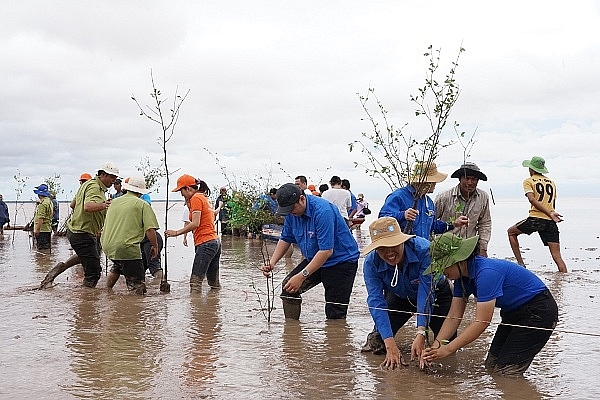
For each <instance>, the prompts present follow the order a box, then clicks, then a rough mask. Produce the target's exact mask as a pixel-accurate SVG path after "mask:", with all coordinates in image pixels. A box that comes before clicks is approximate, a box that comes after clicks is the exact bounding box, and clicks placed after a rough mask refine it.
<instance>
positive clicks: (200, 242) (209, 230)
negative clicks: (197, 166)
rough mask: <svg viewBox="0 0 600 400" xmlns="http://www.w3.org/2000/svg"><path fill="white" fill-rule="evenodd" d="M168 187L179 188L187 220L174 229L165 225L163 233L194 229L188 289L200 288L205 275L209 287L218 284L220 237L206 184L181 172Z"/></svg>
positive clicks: (197, 289)
mask: <svg viewBox="0 0 600 400" xmlns="http://www.w3.org/2000/svg"><path fill="white" fill-rule="evenodd" d="M172 191H173V192H180V193H181V196H182V197H183V198H184V199H185V202H186V204H187V207H188V209H189V210H190V223H189V224H186V225H185V226H184V227H183V228H181V229H178V230H171V229H167V230H166V231H165V237H167V238H168V237H176V236H179V235H182V234H185V233H187V232H191V231H193V232H194V245H195V247H196V249H195V256H194V263H193V264H192V274H191V276H190V290H191V291H192V292H197V291H200V289H201V288H202V282H203V281H204V278H205V277H206V280H207V282H208V284H209V286H210V287H211V288H213V289H217V288H220V287H221V283H220V280H219V260H220V258H221V241H220V240H219V235H218V234H217V231H216V230H215V224H214V219H215V211H214V209H213V207H212V204H211V202H210V201H209V198H208V196H210V188H209V187H208V185H207V184H206V182H204V181H203V180H200V179H198V180H196V178H194V177H193V176H191V175H187V174H184V175H181V176H180V177H179V178H178V179H177V186H176V187H175V189H173V190H172Z"/></svg>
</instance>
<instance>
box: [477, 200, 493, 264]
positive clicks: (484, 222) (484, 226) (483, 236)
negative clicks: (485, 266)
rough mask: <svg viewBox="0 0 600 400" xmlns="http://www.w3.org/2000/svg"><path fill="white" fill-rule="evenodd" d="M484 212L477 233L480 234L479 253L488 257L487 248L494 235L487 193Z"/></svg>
mask: <svg viewBox="0 0 600 400" xmlns="http://www.w3.org/2000/svg"><path fill="white" fill-rule="evenodd" d="M485 199H486V200H485V204H484V207H483V210H482V213H481V215H480V217H479V221H477V234H478V235H479V254H480V255H482V256H484V257H487V248H488V243H489V242H490V238H491V236H492V216H491V213H490V202H489V200H488V197H487V195H486V196H485Z"/></svg>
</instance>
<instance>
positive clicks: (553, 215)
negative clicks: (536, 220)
mask: <svg viewBox="0 0 600 400" xmlns="http://www.w3.org/2000/svg"><path fill="white" fill-rule="evenodd" d="M525 196H527V200H529V202H530V203H531V205H532V206H534V207H535V208H536V209H537V210H538V211H540V212H543V213H544V214H546V215H547V216H548V217H549V218H550V219H552V221H554V222H561V221H562V218H561V217H562V215H560V214H559V213H557V212H556V211H554V210H548V209H547V208H546V207H544V205H543V204H542V203H541V202H540V201H539V200H538V199H536V198H535V196H534V195H533V192H527V193H525Z"/></svg>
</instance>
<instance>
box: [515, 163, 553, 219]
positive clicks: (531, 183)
mask: <svg viewBox="0 0 600 400" xmlns="http://www.w3.org/2000/svg"><path fill="white" fill-rule="evenodd" d="M523 190H525V195H527V193H533V196H534V197H535V198H536V199H537V200H538V201H539V202H540V203H542V204H543V205H544V207H546V208H547V209H548V211H554V205H555V204H556V185H555V184H554V181H552V179H550V178H546V177H545V176H544V175H541V174H535V175H532V176H530V177H529V178H527V179H525V180H524V181H523ZM529 216H530V217H535V218H543V219H552V218H550V217H549V216H547V215H546V214H544V213H543V212H541V211H540V210H538V209H537V208H535V207H534V206H533V204H532V205H531V208H530V209H529Z"/></svg>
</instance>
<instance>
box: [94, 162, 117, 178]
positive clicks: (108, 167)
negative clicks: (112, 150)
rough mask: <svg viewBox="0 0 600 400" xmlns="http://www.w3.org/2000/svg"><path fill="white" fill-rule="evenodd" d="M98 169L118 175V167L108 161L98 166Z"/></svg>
mask: <svg viewBox="0 0 600 400" xmlns="http://www.w3.org/2000/svg"><path fill="white" fill-rule="evenodd" d="M98 171H104V172H106V173H107V174H110V175H114V176H119V167H117V166H116V165H115V164H113V163H111V162H110V161H109V162H105V163H104V164H102V166H101V167H100V168H98Z"/></svg>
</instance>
